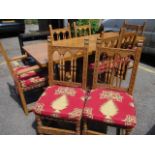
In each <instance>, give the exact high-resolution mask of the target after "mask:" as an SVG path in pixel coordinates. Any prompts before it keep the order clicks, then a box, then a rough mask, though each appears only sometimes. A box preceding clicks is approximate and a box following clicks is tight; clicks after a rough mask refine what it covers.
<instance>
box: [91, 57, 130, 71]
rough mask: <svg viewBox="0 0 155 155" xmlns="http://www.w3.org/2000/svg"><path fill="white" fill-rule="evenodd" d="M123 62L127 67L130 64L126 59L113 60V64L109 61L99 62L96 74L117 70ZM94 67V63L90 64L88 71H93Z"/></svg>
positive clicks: (127, 58) (128, 59)
mask: <svg viewBox="0 0 155 155" xmlns="http://www.w3.org/2000/svg"><path fill="white" fill-rule="evenodd" d="M122 61H125V64H126V65H127V64H128V63H129V62H130V58H129V57H126V58H123V59H121V58H116V59H115V60H113V62H110V61H109V60H104V61H100V62H99V67H98V72H99V73H103V72H106V71H107V69H108V70H109V69H112V68H118V67H119V64H120V62H122ZM94 67H95V63H91V64H90V65H89V69H91V70H92V69H93V70H94Z"/></svg>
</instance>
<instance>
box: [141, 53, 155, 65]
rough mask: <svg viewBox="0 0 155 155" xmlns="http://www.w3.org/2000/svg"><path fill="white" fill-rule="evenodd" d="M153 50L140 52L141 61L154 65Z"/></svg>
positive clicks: (154, 56) (154, 55)
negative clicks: (151, 51)
mask: <svg viewBox="0 0 155 155" xmlns="http://www.w3.org/2000/svg"><path fill="white" fill-rule="evenodd" d="M154 60H155V52H154V54H153V53H142V56H141V62H143V63H144V64H147V65H150V66H152V67H155V61H154Z"/></svg>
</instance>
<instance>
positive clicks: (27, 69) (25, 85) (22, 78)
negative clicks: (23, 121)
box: [0, 43, 47, 115]
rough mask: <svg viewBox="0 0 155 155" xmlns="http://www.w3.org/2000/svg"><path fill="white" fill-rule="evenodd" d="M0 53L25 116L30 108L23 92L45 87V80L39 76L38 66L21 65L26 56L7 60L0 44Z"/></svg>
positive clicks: (6, 55)
mask: <svg viewBox="0 0 155 155" xmlns="http://www.w3.org/2000/svg"><path fill="white" fill-rule="evenodd" d="M0 53H1V54H2V56H3V57H4V59H5V61H6V64H7V66H8V69H9V71H10V73H11V75H12V77H13V80H14V83H15V88H16V93H17V95H19V97H20V99H21V104H22V108H23V110H24V112H25V114H26V115H28V112H30V111H31V110H32V107H31V106H30V107H27V102H26V99H25V95H24V93H25V92H28V91H30V90H33V89H37V88H42V87H44V86H46V83H47V82H46V81H47V80H46V78H45V77H44V76H42V75H40V74H39V71H40V67H39V66H38V65H34V66H28V65H23V63H22V60H25V59H27V55H26V54H25V55H20V56H16V57H13V58H9V56H8V54H7V51H6V50H5V49H4V47H3V45H2V44H1V43H0Z"/></svg>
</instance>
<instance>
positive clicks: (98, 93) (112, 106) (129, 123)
mask: <svg viewBox="0 0 155 155" xmlns="http://www.w3.org/2000/svg"><path fill="white" fill-rule="evenodd" d="M83 115H84V118H87V119H91V120H97V121H101V122H105V123H110V124H113V125H119V126H124V127H129V128H130V127H131V128H132V127H134V126H135V125H136V111H135V107H134V100H133V97H132V96H131V95H129V94H128V93H127V92H124V91H114V90H110V89H99V88H96V89H94V90H91V92H90V95H89V98H88V100H87V102H86V105H85V108H84V113H83Z"/></svg>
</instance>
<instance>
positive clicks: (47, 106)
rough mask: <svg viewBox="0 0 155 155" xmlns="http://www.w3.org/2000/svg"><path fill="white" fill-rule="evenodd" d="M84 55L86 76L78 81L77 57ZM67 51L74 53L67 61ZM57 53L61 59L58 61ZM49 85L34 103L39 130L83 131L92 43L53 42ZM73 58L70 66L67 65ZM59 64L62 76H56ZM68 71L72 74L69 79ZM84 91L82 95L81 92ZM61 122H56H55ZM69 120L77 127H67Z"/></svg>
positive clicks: (40, 131)
mask: <svg viewBox="0 0 155 155" xmlns="http://www.w3.org/2000/svg"><path fill="white" fill-rule="evenodd" d="M78 54H80V55H81V57H82V58H83V61H82V62H83V65H82V66H81V68H80V69H81V70H82V80H81V81H80V82H77V79H76V75H77V74H78V73H77V58H78ZM65 55H66V56H67V57H68V55H69V57H70V59H69V60H67V61H66V59H65ZM55 56H57V57H59V61H57V62H55V59H54V58H55ZM48 58H49V59H48V70H49V85H50V86H49V87H48V88H47V89H46V90H45V92H44V93H43V95H42V96H41V97H40V99H39V100H38V101H37V103H36V105H35V106H34V112H35V115H36V122H37V132H38V133H39V134H80V131H81V130H80V129H81V118H82V110H83V106H84V102H85V90H86V79H87V63H88V45H86V44H85V47H67V46H52V45H51V43H49V44H48ZM67 62H69V64H70V65H69V69H67V70H66V68H67V66H66V65H67V64H66V63H67ZM55 65H58V66H59V67H58V68H59V71H58V72H59V78H58V79H57V78H55V71H54V68H55ZM68 73H69V75H70V78H69V79H68V78H67V77H68ZM81 95H82V96H81ZM47 121H48V122H50V125H49V124H46V125H45V123H44V122H47ZM53 121H54V122H55V123H56V124H57V125H59V126H61V124H62V126H61V127H58V126H54V124H55V123H54V122H53ZM67 123H71V124H72V125H74V129H72V130H69V129H64V127H65V126H66V125H67Z"/></svg>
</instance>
